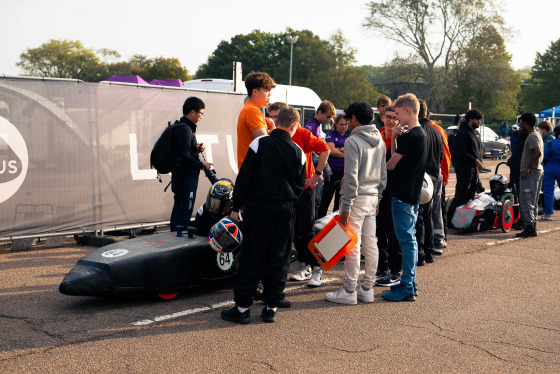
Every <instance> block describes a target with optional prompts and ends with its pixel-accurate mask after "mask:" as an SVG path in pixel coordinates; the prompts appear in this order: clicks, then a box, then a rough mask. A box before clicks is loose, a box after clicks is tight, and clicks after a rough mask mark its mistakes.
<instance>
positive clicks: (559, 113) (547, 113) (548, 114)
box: [539, 105, 560, 118]
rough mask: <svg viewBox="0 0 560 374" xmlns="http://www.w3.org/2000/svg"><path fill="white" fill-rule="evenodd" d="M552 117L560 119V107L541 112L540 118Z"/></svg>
mask: <svg viewBox="0 0 560 374" xmlns="http://www.w3.org/2000/svg"><path fill="white" fill-rule="evenodd" d="M552 109H554V116H553V115H552ZM550 117H560V105H558V106H555V107H554V108H549V109H546V110H541V111H540V112H539V118H550Z"/></svg>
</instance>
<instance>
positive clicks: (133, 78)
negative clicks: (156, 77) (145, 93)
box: [105, 75, 149, 84]
mask: <svg viewBox="0 0 560 374" xmlns="http://www.w3.org/2000/svg"><path fill="white" fill-rule="evenodd" d="M105 81H106V82H121V83H136V84H149V83H148V82H146V81H145V80H144V79H143V78H142V77H141V76H139V75H112V76H110V77H109V78H107V79H105Z"/></svg>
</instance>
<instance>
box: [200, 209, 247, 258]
mask: <svg viewBox="0 0 560 374" xmlns="http://www.w3.org/2000/svg"><path fill="white" fill-rule="evenodd" d="M208 241H209V242H210V247H212V249H213V250H215V251H216V252H218V253H228V252H233V251H234V250H236V249H237V248H239V246H240V245H241V242H242V241H243V235H242V234H241V230H239V227H237V225H236V224H235V223H234V222H233V220H232V219H231V218H230V217H224V218H222V219H221V220H219V221H218V223H216V224H215V225H214V226H212V228H211V229H210V234H209V235H208Z"/></svg>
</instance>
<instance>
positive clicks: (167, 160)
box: [150, 121, 179, 182]
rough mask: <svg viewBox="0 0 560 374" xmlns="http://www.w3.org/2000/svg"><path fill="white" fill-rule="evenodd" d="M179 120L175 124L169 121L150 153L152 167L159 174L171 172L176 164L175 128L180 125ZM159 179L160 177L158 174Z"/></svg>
mask: <svg viewBox="0 0 560 374" xmlns="http://www.w3.org/2000/svg"><path fill="white" fill-rule="evenodd" d="M178 124H179V121H175V123H174V124H171V122H168V124H167V127H166V128H165V130H163V132H162V133H161V135H160V137H159V138H158V140H157V141H156V143H155V144H154V148H153V149H152V153H150V167H151V168H152V169H156V170H157V172H158V174H168V173H171V170H172V169H173V166H174V165H175V161H174V157H173V147H172V142H173V130H174V129H175V128H176V127H177V126H178ZM158 179H160V182H161V178H159V175H158Z"/></svg>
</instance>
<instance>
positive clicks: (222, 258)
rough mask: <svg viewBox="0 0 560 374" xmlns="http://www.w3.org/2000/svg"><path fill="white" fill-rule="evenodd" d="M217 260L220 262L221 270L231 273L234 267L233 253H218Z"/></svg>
mask: <svg viewBox="0 0 560 374" xmlns="http://www.w3.org/2000/svg"><path fill="white" fill-rule="evenodd" d="M216 260H217V261H218V267H219V268H220V270H222V271H229V269H231V266H232V265H233V253H231V252H229V253H218V257H217V258H216Z"/></svg>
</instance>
